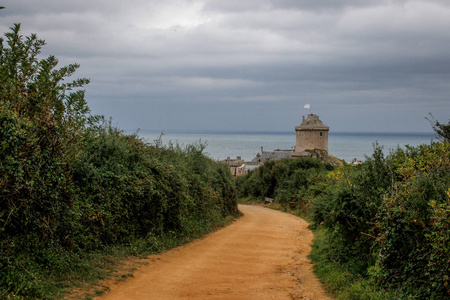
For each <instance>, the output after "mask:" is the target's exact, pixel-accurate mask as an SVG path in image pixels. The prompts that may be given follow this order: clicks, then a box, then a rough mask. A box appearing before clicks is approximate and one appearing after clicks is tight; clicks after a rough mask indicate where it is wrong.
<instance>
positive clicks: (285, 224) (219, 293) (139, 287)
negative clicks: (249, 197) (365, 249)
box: [98, 205, 329, 300]
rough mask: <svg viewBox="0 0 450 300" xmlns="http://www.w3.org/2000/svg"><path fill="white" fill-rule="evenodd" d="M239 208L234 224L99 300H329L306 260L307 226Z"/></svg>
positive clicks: (169, 256)
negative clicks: (240, 216)
mask: <svg viewBox="0 0 450 300" xmlns="http://www.w3.org/2000/svg"><path fill="white" fill-rule="evenodd" d="M239 209H240V210H241V211H242V212H243V213H244V216H243V217H242V218H240V219H239V220H237V221H236V222H235V223H234V224H232V225H230V226H228V227H226V228H223V229H221V230H219V231H217V232H215V233H213V234H211V235H209V236H207V237H206V238H204V239H201V240H197V241H194V242H192V243H190V244H188V245H185V246H182V247H179V248H176V249H174V250H172V251H169V252H166V253H164V254H162V255H159V256H157V258H159V259H156V260H154V261H153V262H151V263H149V264H148V265H146V266H144V267H142V268H141V269H139V270H138V271H136V273H135V274H134V277H133V278H130V279H128V280H126V281H124V282H121V283H119V284H117V285H114V286H112V287H111V291H110V292H108V293H107V294H105V295H104V296H103V297H101V298H98V299H105V300H107V299H121V300H122V299H140V300H141V299H246V300H247V299H258V300H259V299H329V298H327V297H326V296H325V293H324V291H323V289H322V287H321V285H320V283H319V281H318V280H317V278H316V277H315V276H314V275H313V273H312V270H311V263H310V262H309V260H308V259H307V258H306V256H307V254H308V253H309V251H310V244H311V239H312V233H311V232H310V231H309V230H308V229H307V223H306V222H305V221H304V220H302V219H300V218H297V217H294V216H292V215H289V214H286V213H282V212H279V211H274V210H270V209H267V208H264V207H261V206H250V205H240V206H239Z"/></svg>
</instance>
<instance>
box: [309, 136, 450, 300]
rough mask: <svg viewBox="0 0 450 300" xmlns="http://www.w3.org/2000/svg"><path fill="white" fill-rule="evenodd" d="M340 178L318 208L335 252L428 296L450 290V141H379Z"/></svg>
mask: <svg viewBox="0 0 450 300" xmlns="http://www.w3.org/2000/svg"><path fill="white" fill-rule="evenodd" d="M329 176H330V177H332V178H335V183H334V184H333V185H331V186H330V187H329V188H328V189H327V191H326V193H324V194H323V195H321V196H320V197H319V198H318V199H316V201H315V202H314V205H313V207H312V212H313V218H314V221H315V222H316V224H320V223H322V222H323V225H324V227H325V228H327V232H328V241H329V243H330V245H331V248H330V249H332V250H330V251H329V254H330V255H331V256H332V257H333V258H334V259H335V260H338V261H341V262H344V263H345V265H346V266H347V267H348V268H350V269H351V271H352V272H356V273H359V274H360V275H362V276H368V277H370V278H372V279H374V280H375V281H377V282H378V283H381V284H383V285H385V286H391V287H398V288H402V289H406V290H409V291H411V294H414V295H415V296H416V297H418V298H420V299H422V298H427V297H432V298H433V299H439V298H441V297H442V298H444V297H446V296H448V295H449V294H450V288H449V287H448V284H449V275H450V268H449V263H450V261H449V257H450V239H449V236H450V227H449V226H448V221H447V220H448V218H449V217H450V215H449V208H450V201H449V200H450V194H449V193H450V144H449V143H448V142H447V141H442V142H433V143H431V144H430V145H421V146H418V147H409V148H408V149H406V150H402V149H397V150H396V151H393V152H392V153H391V154H390V155H389V156H387V157H384V156H383V155H382V152H381V149H380V148H379V147H376V148H375V152H374V154H373V156H372V157H370V158H368V159H367V160H366V161H365V162H364V163H363V164H362V165H360V166H358V167H345V168H342V169H339V170H337V171H335V172H333V173H330V174H329Z"/></svg>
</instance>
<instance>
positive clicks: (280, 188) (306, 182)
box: [236, 158, 333, 209]
mask: <svg viewBox="0 0 450 300" xmlns="http://www.w3.org/2000/svg"><path fill="white" fill-rule="evenodd" d="M331 169H333V166H332V165H330V164H325V163H322V162H320V161H319V160H317V159H312V158H301V159H286V160H281V161H278V162H277V161H268V162H267V163H265V164H264V165H263V166H261V167H259V168H257V169H256V170H254V171H251V172H249V173H248V174H246V175H244V176H240V177H238V178H236V184H237V186H238V187H239V188H238V190H239V193H240V197H248V196H251V197H254V198H257V199H259V200H264V197H269V198H276V200H277V201H278V202H279V203H285V204H291V205H295V206H296V207H300V208H302V209H306V207H308V205H309V202H310V200H312V199H314V198H315V197H316V196H317V195H318V194H320V193H321V192H322V190H323V187H322V184H324V182H325V180H326V177H325V174H326V173H327V171H328V170H331Z"/></svg>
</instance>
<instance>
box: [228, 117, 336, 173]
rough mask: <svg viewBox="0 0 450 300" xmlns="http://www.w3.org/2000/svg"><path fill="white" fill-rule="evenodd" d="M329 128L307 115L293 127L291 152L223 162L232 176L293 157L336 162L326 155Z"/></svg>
mask: <svg viewBox="0 0 450 300" xmlns="http://www.w3.org/2000/svg"><path fill="white" fill-rule="evenodd" d="M329 130H330V127H328V126H326V125H325V124H323V122H322V121H321V120H320V119H319V116H318V115H315V114H308V116H307V118H306V119H305V117H304V116H303V119H302V123H301V124H300V125H299V126H296V127H295V135H296V137H295V141H296V142H295V147H292V148H291V150H280V149H277V150H274V151H264V148H263V147H261V153H258V154H257V155H256V157H255V158H254V159H253V160H252V161H247V162H246V161H244V160H242V159H241V157H240V156H238V157H237V158H236V159H230V157H228V158H227V160H226V161H225V162H226V163H227V164H228V165H229V166H230V171H231V173H232V174H233V176H240V175H243V174H247V173H248V171H249V170H252V169H255V168H257V167H259V166H261V165H263V164H264V163H266V162H267V161H271V160H281V159H288V158H294V157H316V158H320V159H327V158H330V159H331V160H334V161H335V162H337V161H338V160H339V159H336V158H335V157H332V156H329V154H328V132H329Z"/></svg>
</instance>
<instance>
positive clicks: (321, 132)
mask: <svg viewBox="0 0 450 300" xmlns="http://www.w3.org/2000/svg"><path fill="white" fill-rule="evenodd" d="M295 131H296V143H295V152H303V151H305V150H313V149H322V150H325V151H326V152H327V153H328V129H296V130H295Z"/></svg>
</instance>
